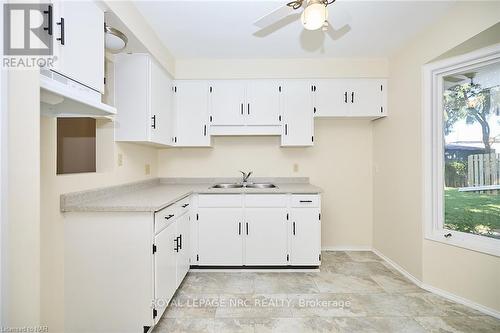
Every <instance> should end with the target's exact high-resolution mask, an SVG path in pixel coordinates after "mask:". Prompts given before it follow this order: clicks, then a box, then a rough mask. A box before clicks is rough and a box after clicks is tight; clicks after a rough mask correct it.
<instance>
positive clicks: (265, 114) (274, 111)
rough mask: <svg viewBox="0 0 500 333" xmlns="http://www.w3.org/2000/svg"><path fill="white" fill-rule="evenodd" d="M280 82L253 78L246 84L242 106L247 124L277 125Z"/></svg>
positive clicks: (278, 122)
mask: <svg viewBox="0 0 500 333" xmlns="http://www.w3.org/2000/svg"><path fill="white" fill-rule="evenodd" d="M280 87H281V82H279V81H274V80H254V81H248V84H247V94H246V95H247V101H246V105H245V107H244V109H245V110H244V113H245V117H246V120H245V123H246V124H247V125H279V124H280V121H279V115H280V96H281V93H280V90H281V89H280Z"/></svg>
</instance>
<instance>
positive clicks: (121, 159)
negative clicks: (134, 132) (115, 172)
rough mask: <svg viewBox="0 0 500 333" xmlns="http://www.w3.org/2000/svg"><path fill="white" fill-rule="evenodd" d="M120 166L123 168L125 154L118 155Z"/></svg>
mask: <svg viewBox="0 0 500 333" xmlns="http://www.w3.org/2000/svg"><path fill="white" fill-rule="evenodd" d="M117 163H118V166H119V167H121V166H123V154H118V161H117Z"/></svg>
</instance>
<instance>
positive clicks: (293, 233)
mask: <svg viewBox="0 0 500 333" xmlns="http://www.w3.org/2000/svg"><path fill="white" fill-rule="evenodd" d="M293 235H294V236H295V222H293Z"/></svg>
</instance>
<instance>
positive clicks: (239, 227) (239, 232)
mask: <svg viewBox="0 0 500 333" xmlns="http://www.w3.org/2000/svg"><path fill="white" fill-rule="evenodd" d="M238 235H241V222H239V223H238Z"/></svg>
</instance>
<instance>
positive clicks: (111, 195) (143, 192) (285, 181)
mask: <svg viewBox="0 0 500 333" xmlns="http://www.w3.org/2000/svg"><path fill="white" fill-rule="evenodd" d="M238 180H239V179H238V178H155V179H151V180H146V181H141V182H135V183H128V184H124V185H118V186H111V187H105V188H99V189H95V190H88V191H82V192H75V193H68V194H63V195H61V198H60V200H61V211H62V212H156V211H159V210H161V209H163V208H165V207H167V206H169V205H171V204H173V203H175V202H176V201H178V200H180V199H182V198H184V197H186V196H188V195H190V194H193V193H197V194H240V193H258V194H266V193H267V194H272V193H296V194H305V193H321V191H322V190H321V188H319V187H317V186H315V185H312V184H310V183H309V179H308V178H303V177H300V178H299V177H287V178H284V177H280V178H252V179H251V181H252V182H255V183H260V182H265V183H267V182H270V183H273V184H275V185H276V186H277V188H269V189H256V188H230V189H212V188H211V186H213V185H214V184H217V183H232V182H237V181H238Z"/></svg>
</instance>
